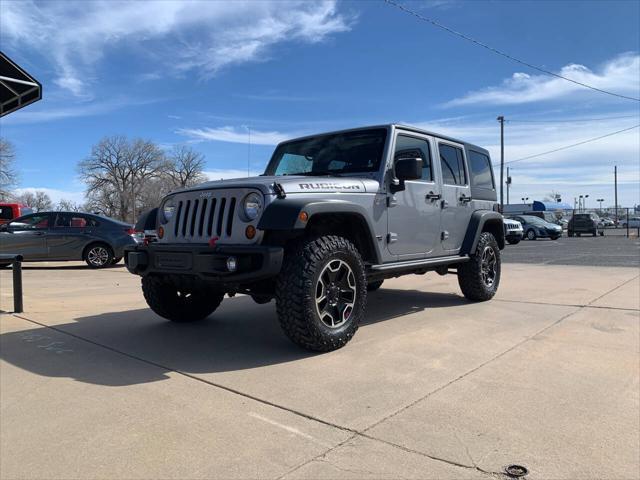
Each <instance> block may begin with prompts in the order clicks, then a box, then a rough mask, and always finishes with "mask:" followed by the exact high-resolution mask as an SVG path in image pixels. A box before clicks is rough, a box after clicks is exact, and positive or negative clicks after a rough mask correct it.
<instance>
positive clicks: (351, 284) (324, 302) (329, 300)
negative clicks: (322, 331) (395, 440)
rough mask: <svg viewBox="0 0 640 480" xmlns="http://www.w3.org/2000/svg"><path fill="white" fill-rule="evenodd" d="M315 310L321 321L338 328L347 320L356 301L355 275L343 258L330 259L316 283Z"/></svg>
mask: <svg viewBox="0 0 640 480" xmlns="http://www.w3.org/2000/svg"><path fill="white" fill-rule="evenodd" d="M315 301H316V311H317V313H318V316H319V317H320V320H321V321H322V323H324V324H325V325H326V326H327V327H329V328H338V327H340V326H342V325H343V324H344V323H345V322H346V321H348V320H349V318H350V317H351V314H352V313H353V306H354V304H355V302H356V277H355V275H354V274H353V270H352V269H351V267H350V266H349V265H348V264H347V263H346V262H345V261H343V260H331V261H330V262H329V263H327V265H325V267H324V268H323V269H322V272H321V273H320V276H319V277H318V281H317V283H316V297H315Z"/></svg>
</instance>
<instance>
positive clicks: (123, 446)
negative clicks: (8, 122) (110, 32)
mask: <svg viewBox="0 0 640 480" xmlns="http://www.w3.org/2000/svg"><path fill="white" fill-rule="evenodd" d="M638 247H639V245H638V239H637V238H636V239H625V238H608V237H604V238H579V239H576V238H572V239H569V238H562V239H560V240H558V241H556V242H551V241H535V242H527V241H524V242H521V243H520V244H519V245H515V246H508V247H507V249H506V250H505V253H504V260H505V263H504V265H503V276H502V281H501V286H500V290H499V292H498V295H497V297H496V298H495V299H494V300H492V301H490V302H487V303H481V304H473V303H469V302H468V301H466V300H465V299H464V297H462V296H461V294H460V292H459V289H458V286H457V282H456V279H455V277H453V276H447V277H441V276H438V275H437V274H435V273H431V274H427V275H425V276H409V277H403V278H400V279H396V280H390V281H387V282H385V284H384V285H383V287H382V289H381V290H379V291H378V292H376V293H372V294H370V296H369V306H368V310H367V311H368V314H367V320H366V322H365V323H364V324H363V325H361V327H360V330H359V331H358V334H357V335H356V337H355V339H354V340H353V341H352V342H351V343H350V344H349V345H348V346H347V347H345V348H344V349H341V350H338V351H335V352H332V353H329V354H310V353H308V352H305V351H303V350H300V349H299V348H297V347H295V346H294V345H292V344H291V343H290V342H289V341H288V340H287V339H286V337H285V336H284V335H283V334H282V333H281V331H280V328H279V326H278V323H277V319H276V315H275V311H274V310H275V309H274V304H273V302H272V303H270V304H266V305H257V304H255V303H254V302H253V301H252V300H251V299H250V298H248V297H246V296H237V297H235V298H232V299H225V301H224V302H223V305H222V307H221V309H220V310H218V311H217V312H216V313H215V314H214V315H213V316H212V317H211V318H210V319H208V320H207V321H205V322H202V323H198V324H189V325H177V324H172V323H170V322H166V321H164V320H162V319H161V318H159V317H157V316H156V315H154V314H153V313H152V312H151V311H150V310H149V309H148V308H147V307H146V304H145V302H144V300H143V298H142V294H141V292H140V289H139V278H138V277H134V276H132V275H130V274H128V273H127V271H126V269H125V268H124V267H123V266H122V265H119V266H116V267H113V268H108V269H104V270H98V271H96V270H89V269H87V268H86V267H85V265H84V264H81V263H66V264H63V263H58V264H51V263H50V264H40V265H36V264H30V265H26V266H25V269H24V288H25V313H24V314H19V315H17V314H15V315H14V314H3V315H2V316H1V317H0V327H1V335H0V342H1V343H0V360H1V363H0V396H1V397H0V399H1V401H0V404H1V405H2V411H1V412H0V413H1V415H0V418H1V420H0V422H1V423H0V437H1V445H0V447H1V448H0V465H1V467H2V468H1V469H0V475H1V476H2V478H6V479H13V478H40V479H45V478H46V479H51V478H60V479H61V478H139V479H142V478H242V479H244V478H273V479H275V478H287V479H289V478H314V479H316V478H327V479H329V478H358V479H359V478H372V479H373V478H416V479H427V478H428V479H432V478H450V479H467V478H496V477H500V476H502V475H501V472H502V471H503V469H504V467H505V466H506V465H509V464H520V465H524V466H526V467H527V468H528V469H529V470H530V473H529V475H528V476H527V478H530V479H576V478H582V479H635V478H638V476H639V475H640V464H639V453H640V438H639V432H638V424H639V422H640V417H639V415H640V414H639V408H640V399H639V388H640V384H639V366H638V365H639V355H640V354H639V350H640V345H639V334H640V332H639V321H638V320H639V318H640V282H639V270H638V258H639V255H640V254H639V250H638ZM0 282H1V286H2V288H1V289H0V290H1V295H2V296H1V297H0V308H4V309H5V310H8V309H9V308H10V305H11V298H10V293H11V271H6V270H5V271H0Z"/></svg>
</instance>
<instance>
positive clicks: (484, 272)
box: [480, 246, 498, 288]
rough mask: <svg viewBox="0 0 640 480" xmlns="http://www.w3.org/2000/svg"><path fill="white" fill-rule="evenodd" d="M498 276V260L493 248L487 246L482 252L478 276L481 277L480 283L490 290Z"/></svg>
mask: <svg viewBox="0 0 640 480" xmlns="http://www.w3.org/2000/svg"><path fill="white" fill-rule="evenodd" d="M497 274H498V259H497V256H496V252H495V250H494V249H493V247H491V246H488V247H486V248H485V249H484V250H483V251H482V257H481V264H480V275H481V276H482V283H484V284H485V286H486V287H488V288H491V287H493V284H494V283H495V281H496V276H497Z"/></svg>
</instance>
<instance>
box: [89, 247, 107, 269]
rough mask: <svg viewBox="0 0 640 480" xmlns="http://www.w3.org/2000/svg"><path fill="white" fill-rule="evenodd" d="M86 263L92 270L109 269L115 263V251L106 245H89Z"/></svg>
mask: <svg viewBox="0 0 640 480" xmlns="http://www.w3.org/2000/svg"><path fill="white" fill-rule="evenodd" d="M84 261H85V262H87V265H89V267H91V268H104V267H108V266H109V265H111V262H112V261H113V251H112V250H111V247H109V245H106V244H104V243H95V244H93V245H89V247H87V250H86V251H85V254H84Z"/></svg>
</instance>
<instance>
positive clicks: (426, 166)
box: [393, 135, 433, 182]
mask: <svg viewBox="0 0 640 480" xmlns="http://www.w3.org/2000/svg"><path fill="white" fill-rule="evenodd" d="M393 158H394V160H397V159H399V158H421V159H422V180H427V181H428V182H432V181H433V170H432V168H431V149H430V148H429V142H428V141H426V140H424V139H422V138H415V137H409V136H407V135H398V137H397V138H396V150H395V154H394V156H393Z"/></svg>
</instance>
